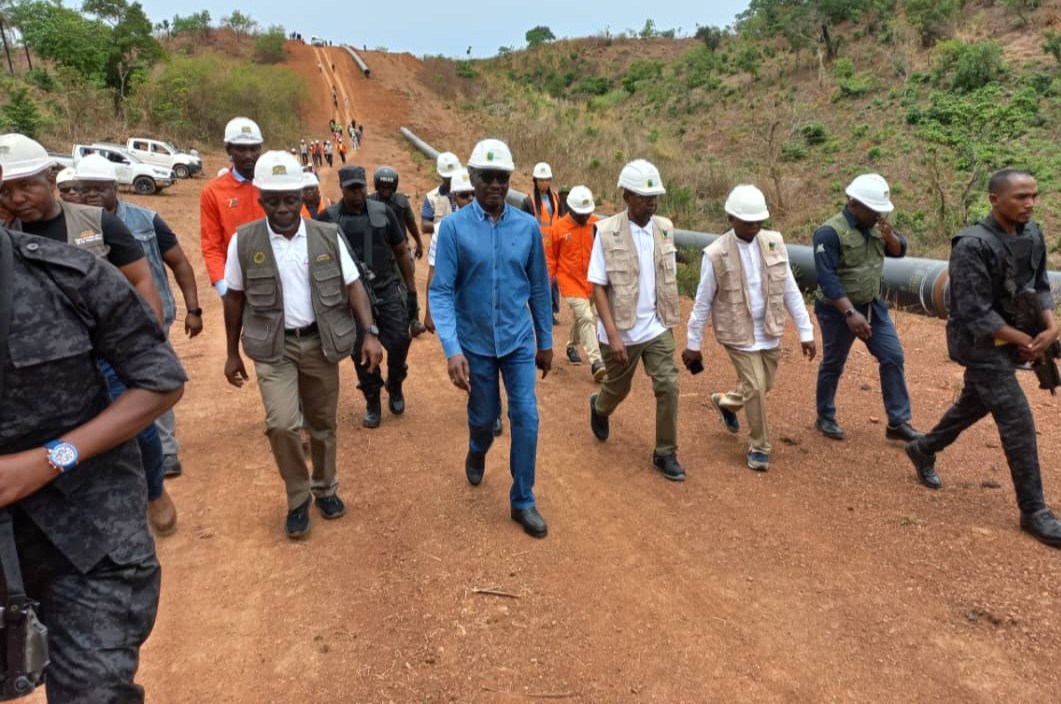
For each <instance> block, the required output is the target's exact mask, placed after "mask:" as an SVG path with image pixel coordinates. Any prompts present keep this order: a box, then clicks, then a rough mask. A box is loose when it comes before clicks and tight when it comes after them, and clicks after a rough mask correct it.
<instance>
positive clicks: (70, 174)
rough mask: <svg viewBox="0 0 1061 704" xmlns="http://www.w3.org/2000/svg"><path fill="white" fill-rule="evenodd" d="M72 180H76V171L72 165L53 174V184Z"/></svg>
mask: <svg viewBox="0 0 1061 704" xmlns="http://www.w3.org/2000/svg"><path fill="white" fill-rule="evenodd" d="M74 181H77V173H76V172H75V171H74V167H73V166H67V167H66V168H65V169H63V170H62V171H60V172H59V173H58V174H56V175H55V185H57V186H61V185H62V184H64V183H73V182H74Z"/></svg>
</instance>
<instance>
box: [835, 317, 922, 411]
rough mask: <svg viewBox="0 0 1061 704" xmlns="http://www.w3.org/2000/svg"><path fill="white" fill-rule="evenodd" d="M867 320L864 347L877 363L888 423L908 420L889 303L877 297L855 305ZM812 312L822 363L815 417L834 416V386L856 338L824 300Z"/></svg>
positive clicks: (900, 353)
mask: <svg viewBox="0 0 1061 704" xmlns="http://www.w3.org/2000/svg"><path fill="white" fill-rule="evenodd" d="M855 308H856V309H857V310H858V312H859V313H861V314H862V315H864V316H866V319H867V320H869V324H870V328H871V329H872V330H873V335H872V336H870V338H869V339H868V340H866V349H868V350H869V353H870V354H871V355H873V356H874V357H876V359H877V362H878V363H879V365H880V390H881V394H882V395H883V396H884V410H885V412H886V413H887V414H888V423H889V424H890V425H898V424H899V423H905V422H907V421H909V420H910V394H909V393H908V392H907V390H906V377H905V374H904V371H903V347H902V345H900V344H899V336H898V335H897V334H896V332H895V325H894V324H892V319H891V317H890V316H889V315H888V306H887V304H885V303H884V301H882V300H881V299H879V298H876V299H874V300H873V301H872V302H870V303H867V304H865V305H861V306H855ZM814 315H816V316H817V318H818V326H819V327H820V328H821V331H822V347H823V350H822V363H821V366H820V367H818V394H817V396H818V399H817V400H818V417H819V418H822V419H824V420H831V421H835V420H836V387H837V386H838V385H839V383H840V375H841V374H843V373H844V364H845V363H846V362H847V355H848V353H849V352H850V351H851V344H852V343H853V342H854V341H855V334H854V333H853V332H851V330H850V329H849V328H848V327H847V319H846V318H845V317H844V315H843V314H842V313H840V311H838V310H836V308H833V307H832V306H831V305H829V304H827V303H821V302H818V303H815V304H814Z"/></svg>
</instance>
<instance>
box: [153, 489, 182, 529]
mask: <svg viewBox="0 0 1061 704" xmlns="http://www.w3.org/2000/svg"><path fill="white" fill-rule="evenodd" d="M147 522H148V523H150V524H151V528H152V529H153V530H154V531H155V535H157V536H158V537H160V538H164V537H166V536H167V535H172V534H173V533H175V532H176V531H177V507H176V506H174V505H173V499H171V498H170V496H169V492H167V491H166V490H165V489H163V490H162V496H160V497H158V498H157V499H155V500H154V501H148V502H147Z"/></svg>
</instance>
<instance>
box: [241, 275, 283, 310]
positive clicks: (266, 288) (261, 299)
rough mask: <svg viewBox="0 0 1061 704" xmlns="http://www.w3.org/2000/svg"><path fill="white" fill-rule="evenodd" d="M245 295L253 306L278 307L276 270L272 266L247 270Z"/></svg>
mask: <svg viewBox="0 0 1061 704" xmlns="http://www.w3.org/2000/svg"><path fill="white" fill-rule="evenodd" d="M246 278H247V280H246V289H247V290H246V291H244V295H245V296H246V297H247V302H248V303H249V304H250V305H251V307H252V308H276V307H277V295H276V272H275V271H274V270H272V269H270V268H261V267H258V268H252V269H250V270H248V271H247V277H246Z"/></svg>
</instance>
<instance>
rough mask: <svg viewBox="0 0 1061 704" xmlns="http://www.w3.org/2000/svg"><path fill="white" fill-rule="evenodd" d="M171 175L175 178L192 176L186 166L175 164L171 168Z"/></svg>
mask: <svg viewBox="0 0 1061 704" xmlns="http://www.w3.org/2000/svg"><path fill="white" fill-rule="evenodd" d="M173 173H174V175H175V176H176V177H177V178H188V177H189V176H191V175H192V171H191V169H189V168H188V165H187V164H177V165H176V166H174V167H173Z"/></svg>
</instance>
